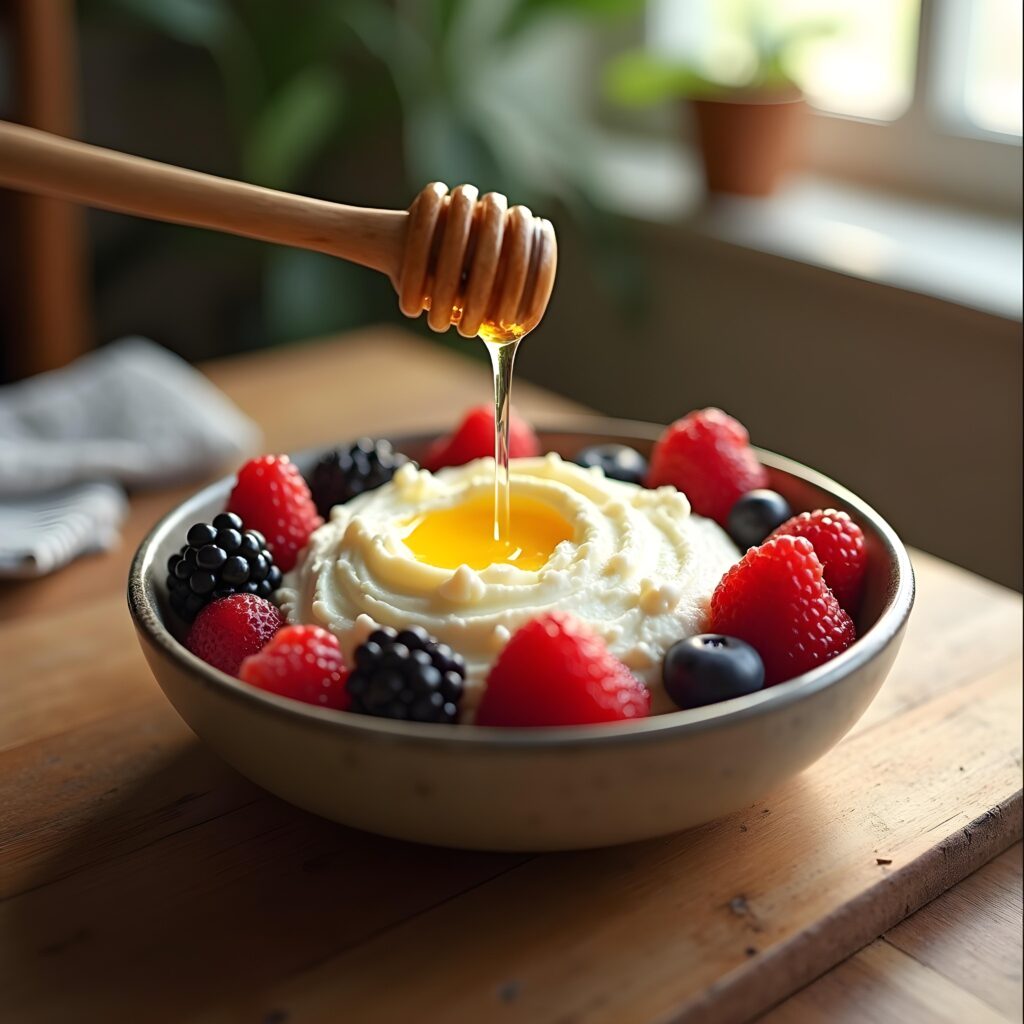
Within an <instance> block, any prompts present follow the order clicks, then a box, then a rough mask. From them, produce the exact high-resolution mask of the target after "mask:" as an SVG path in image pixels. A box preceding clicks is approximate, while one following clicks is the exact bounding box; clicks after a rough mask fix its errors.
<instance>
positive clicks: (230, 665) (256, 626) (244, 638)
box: [185, 594, 284, 676]
mask: <svg viewBox="0 0 1024 1024" xmlns="http://www.w3.org/2000/svg"><path fill="white" fill-rule="evenodd" d="M283 625H284V617H283V616H282V615H281V613H280V612H279V611H278V610H277V608H275V607H274V605H272V604H271V603H270V602H269V601H267V600H265V599H264V598H262V597H256V595H255V594H232V595H231V597H223V598H221V599H220V600H219V601H214V602H213V603H212V604H208V605H207V606H206V607H205V608H204V609H203V610H202V611H201V612H200V613H199V615H198V616H197V617H196V621H195V622H194V623H192V628H191V629H190V630H189V631H188V636H187V637H186V638H185V646H186V647H187V648H188V649H189V650H190V651H191V652H192V653H193V654H194V655H195V656H196V657H197V658H202V659H203V661H205V662H206V663H207V664H208V665H212V666H213V667H214V668H219V669H220V670H221V671H222V672H227V674H228V675H229V676H237V675H238V669H239V666H240V665H241V664H242V661H243V660H244V659H245V658H247V657H248V656H249V655H250V654H255V653H256V652H257V651H258V650H260V649H261V648H262V647H263V645H264V644H265V643H266V642H267V641H268V640H269V639H270V638H271V637H272V636H273V635H274V634H275V633H276V632H277V631H278V630H279V629H280V628H281V627H282V626H283Z"/></svg>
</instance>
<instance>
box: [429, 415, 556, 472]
mask: <svg viewBox="0 0 1024 1024" xmlns="http://www.w3.org/2000/svg"><path fill="white" fill-rule="evenodd" d="M508 454H509V458H511V459H525V458H528V457H529V456H531V455H539V454H540V442H539V441H538V440H537V435H536V434H535V433H534V432H533V427H531V426H530V424H529V423H527V422H526V420H524V419H522V417H520V416H518V415H517V414H516V412H515V410H513V411H512V413H511V415H510V417H509V430H508ZM488 455H491V456H493V455H494V406H493V405H477V406H474V407H473V408H472V409H470V410H469V412H467V413H466V415H465V416H464V417H463V418H462V422H461V423H460V424H459V425H458V427H457V428H456V430H455V433H454V434H451V435H450V436H449V437H439V438H438V439H437V440H436V441H434V443H433V444H432V445H431V446H430V447H429V448H428V449H427V454H426V456H425V457H424V459H423V466H424V468H426V469H429V470H430V471H431V472H432V473H436V472H437V471H438V470H439V469H443V468H444V467H445V466H463V465H465V464H466V463H467V462H472V461H473V460H474V459H482V458H485V457H486V456H488Z"/></svg>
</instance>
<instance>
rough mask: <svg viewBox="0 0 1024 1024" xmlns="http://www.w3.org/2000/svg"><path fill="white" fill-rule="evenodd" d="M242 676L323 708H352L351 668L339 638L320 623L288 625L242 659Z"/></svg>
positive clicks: (250, 681) (263, 688)
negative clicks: (349, 705)
mask: <svg viewBox="0 0 1024 1024" xmlns="http://www.w3.org/2000/svg"><path fill="white" fill-rule="evenodd" d="M238 675H239V678H240V679H242V680H243V681H244V682H246V683H249V684H250V685H251V686H256V687H259V689H261V690H267V691H269V692H270V693H276V694H279V695H280V696H282V697H291V698H292V700H301V701H303V702H304V703H306V704H316V705H317V706H318V707H322V708H334V709H335V710H338V711H344V710H345V709H346V708H347V707H348V702H349V697H348V691H347V690H346V689H345V681H346V680H347V679H348V669H347V668H346V667H345V662H344V661H343V660H342V657H341V651H340V649H339V648H338V638H337V637H336V636H335V635H334V634H333V633H328V632H327V630H326V629H321V628H320V627H319V626H285V628H284V629H282V630H281V631H280V632H278V633H275V634H274V637H273V638H272V639H271V641H270V643H268V644H267V646H266V647H264V648H263V650H262V651H260V652H259V653H258V654H252V655H250V656H249V657H248V658H246V659H245V661H243V662H242V667H241V669H239V672H238Z"/></svg>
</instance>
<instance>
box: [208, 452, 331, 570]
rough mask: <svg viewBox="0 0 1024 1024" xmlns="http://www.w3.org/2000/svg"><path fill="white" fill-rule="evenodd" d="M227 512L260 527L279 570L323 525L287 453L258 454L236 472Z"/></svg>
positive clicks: (289, 565) (248, 526)
mask: <svg viewBox="0 0 1024 1024" xmlns="http://www.w3.org/2000/svg"><path fill="white" fill-rule="evenodd" d="M228 511H229V512H234V513H235V514H236V515H239V516H241V517H242V522H244V523H245V526H246V529H249V530H259V532H260V533H262V534H263V536H264V537H266V539H267V546H268V547H269V548H270V550H271V551H272V552H273V553H274V561H275V562H276V563H277V566H278V568H279V569H281V571H282V572H287V571H288V570H289V569H292V568H294V566H295V560H296V558H297V557H298V554H299V552H300V551H301V550H302V549H303V548H304V547H305V546H306V543H307V541H308V540H309V535H310V534H311V533H312V532H313V531H314V530H315V529H316V528H317V527H318V526H322V525H323V519H321V518H320V516H319V515H318V514H317V510H316V505H314V504H313V498H312V497H311V496H310V493H309V487H308V486H307V484H306V481H305V480H303V479H302V474H301V473H300V472H299V470H298V467H297V466H296V465H295V464H294V463H293V462H292V460H291V459H289V458H288V456H287V455H261V456H260V457H259V458H258V459H250V461H249V462H247V463H246V464H245V465H244V466H243V467H242V468H241V469H240V470H239V471H238V483H236V484H235V489H234V490H233V491H232V492H231V497H230V498H229V499H228Z"/></svg>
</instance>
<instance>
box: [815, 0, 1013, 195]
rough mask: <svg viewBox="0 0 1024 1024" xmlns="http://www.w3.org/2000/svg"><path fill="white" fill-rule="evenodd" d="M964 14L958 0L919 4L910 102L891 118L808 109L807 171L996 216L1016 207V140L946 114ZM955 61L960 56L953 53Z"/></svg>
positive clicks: (924, 0) (950, 111)
mask: <svg viewBox="0 0 1024 1024" xmlns="http://www.w3.org/2000/svg"><path fill="white" fill-rule="evenodd" d="M965 13H967V14H968V16H969V9H968V8H967V7H966V5H963V4H962V3H961V0H921V13H920V22H919V27H918V43H917V61H916V66H915V72H914V83H913V90H912V94H911V100H910V104H909V106H908V107H907V109H906V111H904V113H903V114H901V115H900V116H899V117H897V118H895V119H894V120H892V121H867V120H860V119H857V118H852V117H846V116H844V115H842V114H836V113H831V112H829V111H824V110H817V109H814V108H812V111H813V115H814V116H813V118H812V119H811V125H810V129H809V131H808V133H807V154H806V156H807V166H808V167H809V168H810V169H811V170H814V171H819V172H821V173H823V174H827V175H829V176H835V177H845V178H855V179H858V180H861V181H864V182H867V183H869V184H875V185H881V186H887V187H897V188H902V189H906V190H909V191H913V192H915V193H918V194H924V195H928V196H932V197H935V198H941V199H947V200H952V201H954V202H958V203H968V204H971V205H981V206H985V207H987V208H992V209H996V210H1000V211H1014V212H1019V211H1020V210H1021V205H1022V204H1021V175H1022V170H1024V163H1022V159H1021V157H1022V147H1021V137H1020V136H1014V135H1004V134H1002V133H999V132H991V131H986V130H985V129H983V128H980V127H977V126H975V125H973V124H971V123H970V122H968V121H967V119H966V118H958V117H957V116H956V114H955V113H954V112H953V109H952V107H953V104H952V102H951V99H950V92H949V87H948V86H944V85H943V82H944V81H948V79H949V77H950V73H951V72H952V73H953V74H959V73H962V68H960V69H958V68H957V67H956V66H955V65H954V66H953V67H952V68H951V67H950V66H949V64H948V62H949V61H950V60H951V59H954V60H955V59H957V58H951V57H950V54H953V53H958V52H960V51H958V50H956V49H955V48H954V47H953V46H952V45H951V42H952V41H953V40H955V39H956V38H957V34H958V33H960V32H962V30H963V27H964V26H963V20H962V19H963V16H964V14H965ZM959 59H960V60H964V59H965V58H964V57H963V56H962V55H961V56H960V58H959Z"/></svg>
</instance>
